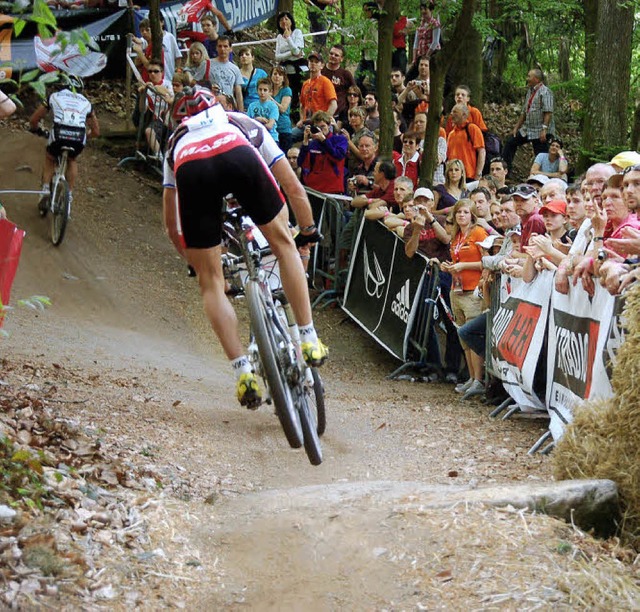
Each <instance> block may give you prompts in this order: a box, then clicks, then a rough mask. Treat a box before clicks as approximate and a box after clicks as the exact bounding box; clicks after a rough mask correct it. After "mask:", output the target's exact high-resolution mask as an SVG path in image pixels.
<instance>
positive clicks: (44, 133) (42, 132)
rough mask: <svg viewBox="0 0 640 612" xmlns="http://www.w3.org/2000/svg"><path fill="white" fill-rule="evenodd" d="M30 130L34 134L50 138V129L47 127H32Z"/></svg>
mask: <svg viewBox="0 0 640 612" xmlns="http://www.w3.org/2000/svg"><path fill="white" fill-rule="evenodd" d="M29 131H30V132H31V133H32V134H35V135H36V136H40V137H41V138H46V139H49V130H46V129H45V128H42V127H40V126H38V127H37V128H36V129H35V130H33V129H30V130H29Z"/></svg>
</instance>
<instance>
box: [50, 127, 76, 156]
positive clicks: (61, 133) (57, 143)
mask: <svg viewBox="0 0 640 612" xmlns="http://www.w3.org/2000/svg"><path fill="white" fill-rule="evenodd" d="M84 141H85V130H84V129H83V128H77V127H69V126H66V125H54V126H53V141H51V142H50V143H49V144H48V145H47V152H48V153H49V154H51V155H53V157H59V156H60V154H61V153H62V147H69V148H70V149H71V151H69V157H70V158H71V159H75V158H76V157H78V155H80V153H82V151H83V150H84Z"/></svg>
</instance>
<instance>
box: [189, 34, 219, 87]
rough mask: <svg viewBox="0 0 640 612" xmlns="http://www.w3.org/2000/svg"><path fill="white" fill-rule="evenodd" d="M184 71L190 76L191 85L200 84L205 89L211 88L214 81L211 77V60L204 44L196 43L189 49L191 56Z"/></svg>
mask: <svg viewBox="0 0 640 612" xmlns="http://www.w3.org/2000/svg"><path fill="white" fill-rule="evenodd" d="M184 71H185V73H186V74H188V75H189V77H190V84H191V85H195V84H198V85H201V86H203V87H208V88H210V87H211V82H212V80H213V78H212V76H211V60H210V59H209V54H208V53H207V50H206V48H205V46H204V45H203V44H202V43H199V42H194V43H193V44H192V45H191V47H189V55H188V59H187V64H186V66H185V68H184Z"/></svg>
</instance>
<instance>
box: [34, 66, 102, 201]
mask: <svg viewBox="0 0 640 612" xmlns="http://www.w3.org/2000/svg"><path fill="white" fill-rule="evenodd" d="M67 80H68V82H69V87H70V89H69V88H65V89H62V90H60V91H57V92H55V93H53V94H51V95H50V96H49V99H48V100H47V101H46V102H43V103H42V104H41V105H40V106H38V108H36V110H35V111H34V112H33V115H31V118H30V119H29V127H30V128H31V131H32V132H34V133H39V131H40V129H41V128H40V120H41V119H44V117H46V116H47V114H48V113H49V112H51V113H52V114H53V128H52V129H51V131H50V132H49V142H48V144H47V149H46V153H45V160H44V171H43V173H42V191H44V192H47V193H48V192H49V183H50V182H51V179H52V177H53V173H54V170H55V164H56V158H57V157H58V156H59V155H60V153H61V152H62V147H70V148H71V149H72V151H70V152H69V157H68V163H67V175H66V178H67V182H68V183H69V189H70V190H71V192H73V188H74V186H75V183H76V178H77V176H78V162H77V161H76V158H77V157H78V155H80V153H82V150H83V149H84V146H85V144H86V142H87V136H92V137H94V138H95V137H97V136H100V125H99V124H98V119H97V118H96V115H95V113H94V111H93V108H92V106H91V102H89V100H87V98H85V97H84V96H83V95H82V94H80V93H78V92H79V91H82V88H83V84H82V80H81V79H80V78H79V77H73V76H70V77H67ZM43 198H44V199H47V196H46V195H45V196H43Z"/></svg>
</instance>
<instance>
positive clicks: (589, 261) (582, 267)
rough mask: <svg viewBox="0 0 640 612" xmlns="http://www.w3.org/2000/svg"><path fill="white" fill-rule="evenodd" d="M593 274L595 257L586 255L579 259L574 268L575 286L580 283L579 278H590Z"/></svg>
mask: <svg viewBox="0 0 640 612" xmlns="http://www.w3.org/2000/svg"><path fill="white" fill-rule="evenodd" d="M592 274H593V257H585V258H584V259H583V260H582V261H579V262H578V263H577V264H576V265H575V267H574V268H573V286H574V287H575V286H576V285H577V284H578V280H582V279H584V278H589V279H590V278H591V275H592ZM583 285H584V283H583ZM585 289H586V287H585Z"/></svg>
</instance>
